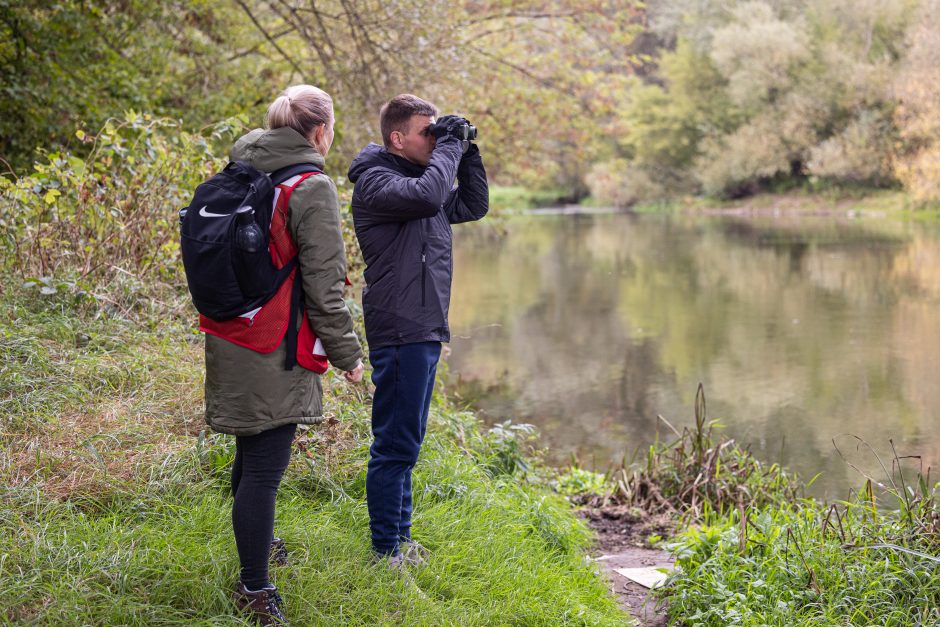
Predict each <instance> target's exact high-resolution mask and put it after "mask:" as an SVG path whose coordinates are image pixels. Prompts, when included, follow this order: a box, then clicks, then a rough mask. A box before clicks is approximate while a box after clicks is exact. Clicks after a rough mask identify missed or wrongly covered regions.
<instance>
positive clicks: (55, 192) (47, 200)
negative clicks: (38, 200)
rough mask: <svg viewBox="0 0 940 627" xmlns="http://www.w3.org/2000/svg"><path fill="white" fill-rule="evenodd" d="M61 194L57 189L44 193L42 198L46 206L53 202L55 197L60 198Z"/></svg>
mask: <svg viewBox="0 0 940 627" xmlns="http://www.w3.org/2000/svg"><path fill="white" fill-rule="evenodd" d="M60 195H61V192H59V190H57V189H50V190H48V191H46V195H45V196H43V197H42V199H43V200H44V201H45V203H46V204H47V205H51V204H52V203H54V202H55V199H56V197H58V196H60Z"/></svg>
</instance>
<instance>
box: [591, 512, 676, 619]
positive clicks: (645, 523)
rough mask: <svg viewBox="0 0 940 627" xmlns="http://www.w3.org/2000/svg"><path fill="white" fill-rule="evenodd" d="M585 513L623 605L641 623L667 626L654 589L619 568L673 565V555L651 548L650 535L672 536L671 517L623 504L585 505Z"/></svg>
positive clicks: (599, 555) (598, 554) (603, 566)
mask: <svg viewBox="0 0 940 627" xmlns="http://www.w3.org/2000/svg"><path fill="white" fill-rule="evenodd" d="M581 514H582V515H583V516H584V517H585V518H586V519H587V521H588V524H589V525H590V526H591V528H592V529H594V532H595V534H596V535H597V550H596V551H595V558H594V559H595V560H596V561H597V564H598V566H600V567H601V569H602V570H603V571H604V572H605V573H607V577H608V579H609V580H610V590H611V592H612V593H613V594H614V595H616V597H617V599H618V601H619V602H620V606H621V607H622V608H623V609H624V610H625V611H626V612H628V613H629V614H630V615H631V616H633V617H634V618H636V619H637V620H638V621H639V624H640V625H644V626H652V627H665V626H666V625H668V624H669V620H668V618H667V616H666V608H665V607H657V605H656V602H655V600H654V599H653V598H652V595H651V594H650V591H649V590H648V589H647V588H645V587H643V586H641V585H640V584H638V583H635V582H633V581H631V580H630V579H628V578H626V577H624V576H623V575H621V574H620V573H618V572H616V570H615V569H617V568H643V567H653V568H671V567H672V565H673V559H672V556H671V555H669V553H667V552H665V551H661V550H658V549H651V548H649V546H648V543H647V538H648V537H649V536H650V535H654V534H655V535H660V536H663V537H668V536H669V534H670V533H671V532H672V524H671V522H670V521H669V519H668V518H665V517H663V518H651V517H646V516H643V515H641V514H638V513H637V512H635V511H631V510H629V509H627V508H624V507H620V506H607V507H598V508H590V507H589V508H585V509H583V510H581Z"/></svg>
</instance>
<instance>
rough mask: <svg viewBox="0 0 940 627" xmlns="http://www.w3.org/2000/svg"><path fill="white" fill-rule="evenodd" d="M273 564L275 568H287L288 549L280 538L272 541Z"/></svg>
mask: <svg viewBox="0 0 940 627" xmlns="http://www.w3.org/2000/svg"><path fill="white" fill-rule="evenodd" d="M271 562H272V563H273V564H274V565H275V566H287V547H286V546H285V545H284V541H283V540H281V539H280V538H274V539H273V540H271Z"/></svg>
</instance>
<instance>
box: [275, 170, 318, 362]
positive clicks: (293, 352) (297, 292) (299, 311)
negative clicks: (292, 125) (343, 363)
mask: <svg viewBox="0 0 940 627" xmlns="http://www.w3.org/2000/svg"><path fill="white" fill-rule="evenodd" d="M322 173H323V171H322V170H320V168H318V167H317V166H315V165H313V164H312V163H298V164H295V165H290V166H287V167H286V168H281V169H280V170H276V171H274V172H272V173H271V182H272V183H273V184H274V186H275V187H276V186H278V185H281V184H282V183H284V182H286V181H288V180H290V179H292V178H294V177H295V176H297V175H301V174H306V175H307V176H302V177H301V178H300V180H298V181H296V182H295V183H294V184H293V185H292V186H291V187H290V190H289V191H288V193H290V192H293V191H294V188H295V187H297V185H299V184H300V182H301V181H303V180H305V179H307V178H308V177H309V176H312V175H314V174H322ZM288 202H289V200H288ZM288 266H289V267H290V270H289V271H288V272H290V271H292V270H293V269H294V268H295V267H297V266H298V264H297V257H294V258H293V259H291V260H290V262H289V263H288V264H287V265H285V266H284V267H285V268H287V267H288ZM303 304H304V288H303V278H302V277H301V276H300V275H299V273H298V275H297V276H295V277H294V285H293V286H292V288H291V297H290V317H289V319H288V323H287V338H286V339H287V356H286V358H285V359H284V369H285V370H293V369H294V366H295V365H296V364H297V335H298V331H297V321H298V318H299V317H300V316H301V315H303Z"/></svg>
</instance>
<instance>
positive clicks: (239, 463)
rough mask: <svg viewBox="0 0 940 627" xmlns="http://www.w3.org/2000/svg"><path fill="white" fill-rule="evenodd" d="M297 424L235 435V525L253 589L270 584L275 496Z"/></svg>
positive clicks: (245, 573)
mask: <svg viewBox="0 0 940 627" xmlns="http://www.w3.org/2000/svg"><path fill="white" fill-rule="evenodd" d="M296 429H297V425H295V424H290V425H284V426H282V427H277V428H275V429H269V430H268V431H262V432H261V433H259V434H258V435H250V436H235V463H234V464H232V494H233V495H234V497H235V503H234V504H233V505H232V528H233V529H234V530H235V546H236V547H238V559H239V561H240V562H241V567H242V570H241V580H242V583H243V584H245V587H246V588H248V589H249V590H260V589H261V588H264V587H265V586H267V585H268V583H269V582H268V558H269V556H270V553H271V540H272V538H273V537H274V497H275V496H276V495H277V488H278V486H279V485H280V484H281V477H282V476H284V471H285V470H286V469H287V464H288V462H290V446H291V442H293V440H294V431H296Z"/></svg>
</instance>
